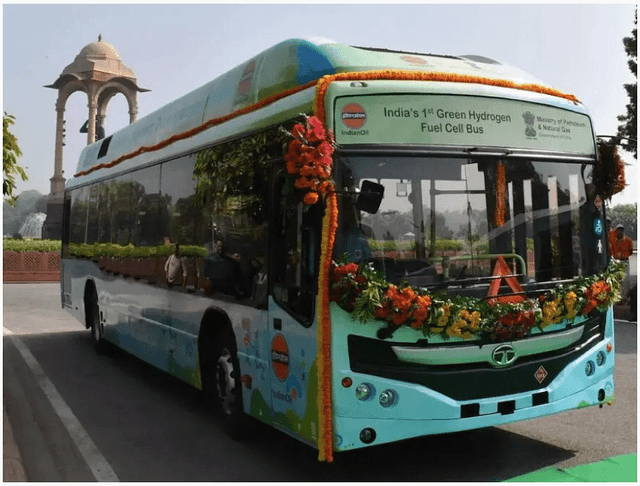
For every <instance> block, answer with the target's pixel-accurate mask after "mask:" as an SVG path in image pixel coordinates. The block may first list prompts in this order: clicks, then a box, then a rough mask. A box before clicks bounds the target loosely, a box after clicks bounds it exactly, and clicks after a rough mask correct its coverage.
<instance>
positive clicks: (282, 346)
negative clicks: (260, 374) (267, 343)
mask: <svg viewBox="0 0 640 486" xmlns="http://www.w3.org/2000/svg"><path fill="white" fill-rule="evenodd" d="M271 365H272V367H273V372H274V374H275V375H276V378H278V380H280V381H285V380H286V379H287V377H288V376H289V346H288V345H287V340H286V339H285V338H284V336H283V335H282V334H276V336H275V337H274V338H273V341H272V342H271Z"/></svg>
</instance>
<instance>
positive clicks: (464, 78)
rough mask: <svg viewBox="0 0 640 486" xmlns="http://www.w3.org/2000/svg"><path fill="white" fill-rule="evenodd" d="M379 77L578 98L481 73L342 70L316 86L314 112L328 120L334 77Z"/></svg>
mask: <svg viewBox="0 0 640 486" xmlns="http://www.w3.org/2000/svg"><path fill="white" fill-rule="evenodd" d="M377 80H398V81H440V82H449V83H470V84H485V85H488V86H497V87H501V88H511V89H519V90H523V91H533V92H536V93H542V94H547V95H550V96H556V97H558V98H564V99H566V100H569V101H574V102H576V103H578V102H579V100H578V98H576V97H575V96H574V95H572V94H567V93H563V92H561V91H559V90H557V89H554V88H548V87H546V86H541V85H538V84H533V83H525V84H519V83H514V82H513V81H508V80H506V79H494V78H486V77H481V76H470V75H466V74H455V73H444V72H427V71H408V70H402V69H397V70H391V69H387V70H372V71H363V72H347V73H339V74H330V75H326V76H324V77H322V78H321V79H320V81H319V82H318V85H317V88H316V98H315V103H314V113H315V115H316V116H317V117H318V118H319V119H320V120H321V121H322V122H325V110H324V97H325V94H326V91H327V89H328V88H329V85H330V84H331V83H332V82H334V81H377Z"/></svg>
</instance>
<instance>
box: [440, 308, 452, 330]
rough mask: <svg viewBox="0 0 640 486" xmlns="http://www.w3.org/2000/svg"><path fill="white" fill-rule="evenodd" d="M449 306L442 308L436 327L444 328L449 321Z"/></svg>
mask: <svg viewBox="0 0 640 486" xmlns="http://www.w3.org/2000/svg"><path fill="white" fill-rule="evenodd" d="M449 308H450V306H449V305H443V306H442V310H441V312H442V314H441V315H440V317H438V324H437V325H438V327H445V326H446V325H447V322H448V321H449V313H450V310H449Z"/></svg>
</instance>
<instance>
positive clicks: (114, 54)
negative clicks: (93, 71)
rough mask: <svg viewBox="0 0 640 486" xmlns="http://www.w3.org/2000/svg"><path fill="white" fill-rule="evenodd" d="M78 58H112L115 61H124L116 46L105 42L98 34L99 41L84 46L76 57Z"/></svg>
mask: <svg viewBox="0 0 640 486" xmlns="http://www.w3.org/2000/svg"><path fill="white" fill-rule="evenodd" d="M78 58H85V59H94V60H100V59H102V60H106V59H112V60H114V61H122V59H120V54H118V51H116V48H115V47H113V46H112V45H111V44H109V43H107V42H104V41H103V40H102V36H98V42H92V43H90V44H87V45H86V46H84V47H83V48H82V50H81V51H80V53H79V54H78V55H77V56H76V59H78Z"/></svg>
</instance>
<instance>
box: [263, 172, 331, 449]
mask: <svg viewBox="0 0 640 486" xmlns="http://www.w3.org/2000/svg"><path fill="white" fill-rule="evenodd" d="M300 192H301V191H299V190H297V189H295V188H294V186H293V181H292V180H291V177H289V176H288V175H287V174H286V171H284V170H282V171H280V172H278V174H277V176H276V177H275V181H274V192H273V194H274V201H273V212H272V214H273V219H272V223H273V224H272V231H271V245H270V246H271V259H270V261H271V262H272V264H271V279H270V298H269V333H268V334H269V342H270V349H269V355H270V376H271V397H270V399H271V400H270V402H271V410H272V418H273V421H274V425H276V426H280V427H282V428H284V429H286V430H287V431H289V432H292V433H293V434H295V435H297V436H298V437H300V438H302V439H307V440H308V441H310V442H313V443H315V442H316V437H317V423H316V420H317V400H316V388H317V387H316V386H315V383H316V371H315V370H316V366H315V359H316V354H317V339H316V325H315V314H316V295H317V272H318V260H319V254H320V235H321V227H322V214H323V207H322V204H315V205H313V206H308V205H305V204H304V203H303V202H302V195H301V193H300ZM267 402H269V401H268V400H267Z"/></svg>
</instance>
